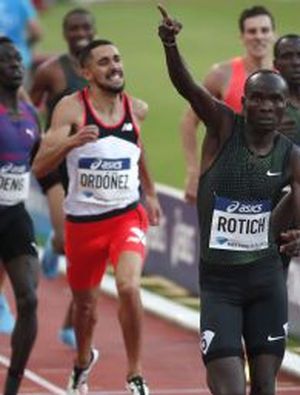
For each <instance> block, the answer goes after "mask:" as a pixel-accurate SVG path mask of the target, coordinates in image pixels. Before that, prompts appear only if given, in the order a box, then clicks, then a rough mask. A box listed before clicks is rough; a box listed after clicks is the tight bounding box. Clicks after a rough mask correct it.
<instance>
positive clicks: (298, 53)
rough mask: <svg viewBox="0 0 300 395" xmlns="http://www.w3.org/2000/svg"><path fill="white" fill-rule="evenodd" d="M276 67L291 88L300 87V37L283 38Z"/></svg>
mask: <svg viewBox="0 0 300 395" xmlns="http://www.w3.org/2000/svg"><path fill="white" fill-rule="evenodd" d="M274 66H275V67H276V69H277V70H278V71H279V72H280V74H281V75H282V76H283V78H284V79H285V80H286V81H287V83H288V85H289V86H290V87H296V88H298V89H299V87H300V37H293V38H283V39H282V40H281V41H280V43H279V45H278V47H277V54H276V57H275V59H274Z"/></svg>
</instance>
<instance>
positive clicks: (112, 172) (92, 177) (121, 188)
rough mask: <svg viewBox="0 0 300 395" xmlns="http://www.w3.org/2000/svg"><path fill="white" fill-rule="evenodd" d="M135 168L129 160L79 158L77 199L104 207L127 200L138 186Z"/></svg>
mask: <svg viewBox="0 0 300 395" xmlns="http://www.w3.org/2000/svg"><path fill="white" fill-rule="evenodd" d="M135 167H136V168H134V169H132V164H131V159H130V158H119V159H103V158H80V159H79V162H78V174H77V191H78V199H79V200H80V201H84V202H89V203H90V202H93V203H100V204H105V205H110V204H115V203H116V202H118V201H123V200H125V199H127V198H128V197H129V196H130V195H131V193H132V191H133V190H135V189H136V188H137V185H138V183H137V166H135Z"/></svg>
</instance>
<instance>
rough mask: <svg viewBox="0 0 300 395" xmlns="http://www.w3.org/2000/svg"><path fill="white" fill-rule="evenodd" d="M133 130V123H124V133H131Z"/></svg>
mask: <svg viewBox="0 0 300 395" xmlns="http://www.w3.org/2000/svg"><path fill="white" fill-rule="evenodd" d="M132 130H133V125H132V123H131V122H126V123H124V125H123V126H122V129H121V131H122V132H131V131H132Z"/></svg>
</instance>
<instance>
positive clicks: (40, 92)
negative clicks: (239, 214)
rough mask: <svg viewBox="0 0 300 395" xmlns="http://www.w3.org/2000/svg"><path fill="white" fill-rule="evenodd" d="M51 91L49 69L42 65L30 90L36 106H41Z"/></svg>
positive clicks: (37, 70)
mask: <svg viewBox="0 0 300 395" xmlns="http://www.w3.org/2000/svg"><path fill="white" fill-rule="evenodd" d="M50 89H51V83H50V81H49V72H48V67H47V65H45V64H41V65H40V66H39V67H38V68H37V69H36V72H35V74H34V80H33V84H32V87H31V89H30V97H31V100H32V102H33V104H34V105H35V106H39V105H40V104H41V103H42V102H43V100H44V99H45V97H46V96H47V94H49V91H50Z"/></svg>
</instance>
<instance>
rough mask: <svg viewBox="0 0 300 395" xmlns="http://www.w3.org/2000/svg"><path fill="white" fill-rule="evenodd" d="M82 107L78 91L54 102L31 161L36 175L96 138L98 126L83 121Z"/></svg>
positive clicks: (42, 173)
mask: <svg viewBox="0 0 300 395" xmlns="http://www.w3.org/2000/svg"><path fill="white" fill-rule="evenodd" d="M82 118H83V117H82V107H81V103H80V102H79V100H78V97H77V94H73V95H70V96H66V97H64V98H63V99H61V100H60V102H59V103H58V104H57V105H56V107H55V109H54V112H53V116H52V119H51V126H50V129H49V130H48V132H47V133H46V134H45V135H44V137H43V139H42V142H41V146H40V148H39V150H38V152H37V155H36V157H35V159H34V161H33V166H32V170H33V172H34V174H35V176H36V177H37V178H41V177H44V176H45V175H47V174H48V173H49V172H50V171H52V170H54V169H56V168H57V167H58V166H59V164H60V163H61V162H62V161H63V159H64V158H65V156H66V155H67V154H68V152H70V151H71V150H72V149H73V148H76V147H79V146H81V145H84V144H86V143H89V142H92V141H95V140H96V139H97V138H98V128H97V127H96V126H95V125H86V126H83V127H80V126H79V125H81V124H82Z"/></svg>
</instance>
